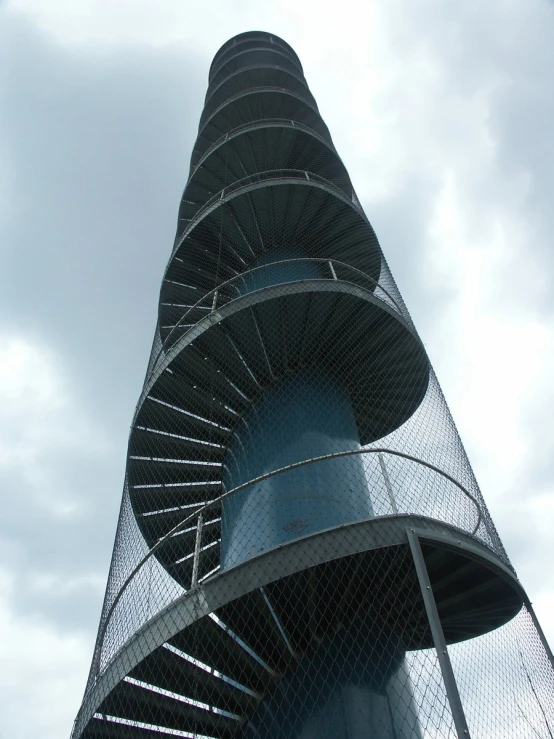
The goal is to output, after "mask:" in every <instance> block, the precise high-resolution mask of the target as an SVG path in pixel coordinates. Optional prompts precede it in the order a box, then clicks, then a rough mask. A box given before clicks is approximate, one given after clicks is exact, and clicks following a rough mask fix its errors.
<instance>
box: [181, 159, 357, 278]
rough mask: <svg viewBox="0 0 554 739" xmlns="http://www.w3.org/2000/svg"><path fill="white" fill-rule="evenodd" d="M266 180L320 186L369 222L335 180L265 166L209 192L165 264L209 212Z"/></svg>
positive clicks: (304, 171)
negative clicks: (208, 195) (208, 197)
mask: <svg viewBox="0 0 554 739" xmlns="http://www.w3.org/2000/svg"><path fill="white" fill-rule="evenodd" d="M267 182H278V183H279V184H281V185H285V184H295V183H299V184H303V185H306V184H309V185H312V186H315V187H319V188H321V189H323V190H327V191H328V192H330V193H332V194H333V195H335V196H336V197H338V198H339V199H340V200H342V201H343V202H345V203H347V204H348V205H350V206H352V207H353V208H354V210H355V211H356V212H357V213H358V214H359V215H360V216H361V217H362V218H363V219H364V221H366V222H367V223H368V225H369V221H368V219H367V216H366V214H365V213H364V211H363V209H362V207H361V205H360V203H359V201H358V199H357V198H356V197H352V196H351V197H348V196H347V195H346V193H345V192H344V190H341V188H340V187H338V186H337V185H335V183H334V182H331V181H330V180H327V179H325V177H321V175H318V174H315V173H313V172H309V171H307V170H305V169H268V170H266V171H265V172H256V173H255V174H250V175H247V176H246V177H241V179H240V180H235V182H233V183H232V184H230V185H227V187H224V188H223V189H222V190H219V191H218V192H216V193H215V194H214V195H212V197H211V198H210V199H209V200H206V202H205V203H204V205H203V206H202V207H201V208H200V209H199V210H198V211H196V213H195V214H194V217H193V218H191V220H190V221H189V223H188V224H187V226H186V227H185V229H184V231H183V232H182V233H181V234H180V235H179V237H178V239H177V242H176V244H175V246H174V247H173V251H172V253H171V257H170V259H169V263H168V264H171V260H172V259H173V257H174V256H175V254H176V253H177V251H178V250H179V248H180V247H181V245H182V243H183V242H184V240H185V239H186V238H187V236H188V234H189V233H190V232H191V231H192V230H193V229H194V228H195V227H196V225H197V224H198V223H199V222H200V221H201V220H202V219H203V218H204V217H205V216H206V215H207V214H208V213H210V212H211V211H212V210H214V209H215V208H217V207H218V206H219V204H220V203H223V202H224V201H226V200H227V199H228V198H229V197H230V196H231V195H235V196H236V195H238V194H240V193H241V192H248V191H249V190H255V189H257V188H259V187H263V186H264V184H265V183H267Z"/></svg>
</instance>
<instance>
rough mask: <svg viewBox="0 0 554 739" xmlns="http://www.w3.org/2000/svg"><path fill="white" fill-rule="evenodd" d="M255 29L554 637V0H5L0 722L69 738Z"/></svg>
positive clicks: (21, 735) (0, 144)
mask: <svg viewBox="0 0 554 739" xmlns="http://www.w3.org/2000/svg"><path fill="white" fill-rule="evenodd" d="M260 6H261V7H260ZM255 29H262V30H268V31H273V32H275V33H276V34H278V35H280V36H282V37H283V38H285V39H286V40H287V41H288V42H289V43H291V44H292V46H293V47H294V48H295V50H296V51H297V52H298V54H299V56H300V58H301V61H302V63H303V66H304V71H305V74H306V78H307V80H308V83H309V84H310V88H311V90H312V92H313V93H314V95H315V98H316V100H317V102H318V104H319V107H320V110H321V113H322V115H323V117H324V119H325V120H326V122H327V124H328V126H329V129H330V131H331V133H332V136H333V139H334V142H335V144H336V146H337V149H338V151H339V153H340V154H341V155H342V157H343V159H344V161H345V164H346V166H347V168H348V169H349V171H350V174H351V177H352V179H353V182H354V185H355V187H356V189H357V192H358V195H359V197H360V199H361V201H362V203H363V205H364V207H365V209H366V212H367V214H368V216H369V217H370V219H371V221H372V223H373V225H374V227H375V229H376V231H377V234H378V236H379V238H380V241H381V244H382V246H383V249H384V251H385V254H386V256H387V257H388V259H389V262H390V264H391V267H392V270H393V273H394V274H395V276H396V278H397V281H398V283H399V286H400V289H401V290H402V292H403V294H404V297H405V298H406V300H407V303H408V306H409V308H410V310H411V313H412V315H413V317H414V320H415V323H416V325H417V326H418V329H419V331H420V334H421V335H422V338H423V340H424V342H425V344H426V346H427V349H428V351H429V354H430V356H431V359H432V361H433V363H434V365H435V368H436V370H437V374H438V376H439V379H440V381H441V383H442V385H443V389H444V391H445V394H446V398H447V400H448V402H449V404H450V406H451V409H452V412H453V415H454V418H455V420H456V422H457V424H458V427H459V430H460V433H461V436H462V439H463V440H464V442H465V444H466V447H467V451H468V454H469V457H470V460H471V461H472V463H473V466H474V468H475V472H476V475H477V478H478V480H479V482H480V483H481V486H482V489H483V492H484V495H485V498H486V500H487V502H488V504H489V506H490V509H491V512H492V515H493V517H494V519H495V521H496V523H497V525H498V528H499V531H500V534H501V536H502V537H503V539H504V542H505V544H506V547H507V549H508V552H509V554H510V555H511V557H512V560H513V562H514V564H515V566H516V568H517V570H518V573H519V576H520V578H521V580H522V581H523V583H524V584H525V586H526V588H527V590H528V592H529V594H530V596H531V599H532V600H533V602H534V605H535V608H536V611H537V613H538V616H539V619H540V620H541V622H542V623H543V626H544V628H545V631H546V633H547V635H548V637H549V639H550V641H551V642H554V568H553V561H554V556H553V555H554V536H553V530H554V456H553V452H554V430H553V417H554V297H553V294H554V249H553V248H552V241H553V236H554V208H553V203H554V184H553V180H552V172H553V170H554V136H553V132H552V128H553V127H552V123H553V117H554V116H553V114H554V85H553V84H552V75H553V73H552V70H553V69H554V4H552V3H549V2H546V1H541V0H488V1H487V2H482V0H467V1H466V2H464V3H444V2H443V1H442V0H418V2H411V1H410V2H408V1H407V0H404V1H402V0H382V1H381V0H371V1H369V2H368V1H367V0H365V1H364V2H359V3H358V2H355V1H354V0H343V2H341V3H340V4H338V5H337V4H336V3H330V2H329V3H325V2H321V0H319V1H318V2H316V1H315V0H314V1H313V2H312V1H311V0H310V1H308V0H263V1H261V2H260V0H251V1H250V0H233V1H230V0H225V1H223V0H211V1H210V3H184V2H179V1H178V0H158V1H157V2H156V3H150V2H146V0H140V1H139V0H72V2H71V3H68V2H67V0H47V1H45V0H42V1H41V0H12V1H11V2H10V1H9V0H8V2H4V3H3V4H2V5H0V162H1V166H0V234H1V236H0V248H1V253H2V265H1V269H0V491H1V493H0V494H1V495H2V516H1V517H0V664H1V665H2V669H1V670H0V715H1V716H2V729H1V730H0V731H1V732H5V734H3V733H2V737H4V736H5V737H6V738H7V737H10V739H28V737H36V736H40V737H41V739H58V738H59V737H64V736H68V735H69V731H70V728H71V723H72V721H73V718H74V716H75V714H76V712H77V709H78V706H79V703H80V700H81V697H82V692H83V689H84V685H85V680H86V675H87V671H88V667H89V662H90V658H91V656H92V647H93V642H94V638H95V634H96V628H97V623H98V618H99V614H100V607H101V600H102V596H103V589H104V586H105V581H106V577H107V571H108V564H109V559H110V556H111V548H112V543H113V536H114V532H115V526H116V520H117V513H118V507H119V502H120V497H121V487H122V482H123V475H124V464H125V450H126V443H127V434H128V428H129V424H130V421H131V417H132V413H133V410H134V405H135V403H136V400H137V398H138V395H139V392H140V389H141V385H142V381H143V378H144V372H145V369H146V362H147V358H148V354H149V349H150V342H151V338H152V335H153V330H154V325H155V318H156V306H157V293H158V290H159V284H160V280H161V276H162V271H163V268H164V266H165V263H166V261H167V258H168V256H169V253H170V248H171V245H172V241H173V236H174V230H175V224H176V214H177V206H178V202H179V198H180V194H181V191H182V188H183V186H184V183H185V179H186V177H187V174H188V161H189V156H190V152H191V150H192V144H193V141H194V137H195V132H196V127H197V124H198V118H199V116H200V112H201V108H202V101H203V95H204V93H205V90H206V86H207V74H208V67H209V64H210V61H211V58H212V57H213V55H214V53H215V52H216V51H217V49H218V47H219V46H220V45H221V44H222V43H223V42H224V41H226V40H227V39H228V38H229V37H231V36H233V35H234V34H236V33H240V32H242V31H245V30H255Z"/></svg>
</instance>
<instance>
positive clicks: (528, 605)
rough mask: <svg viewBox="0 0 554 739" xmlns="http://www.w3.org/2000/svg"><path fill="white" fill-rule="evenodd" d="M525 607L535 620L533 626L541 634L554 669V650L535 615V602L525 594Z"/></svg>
mask: <svg viewBox="0 0 554 739" xmlns="http://www.w3.org/2000/svg"><path fill="white" fill-rule="evenodd" d="M524 602H525V607H526V608H527V610H528V611H529V615H530V616H531V621H532V622H533V626H534V627H535V629H536V630H537V634H538V635H539V639H540V640H541V643H542V645H543V647H544V651H545V652H546V656H547V657H548V659H549V661H550V664H551V665H552V669H553V670H554V655H553V654H552V650H551V649H550V645H549V643H548V642H547V641H546V637H545V635H544V631H543V630H542V628H541V625H540V623H539V621H538V619H537V617H536V615H535V609H534V608H533V604H532V603H531V601H530V600H529V598H528V597H527V595H525V597H524Z"/></svg>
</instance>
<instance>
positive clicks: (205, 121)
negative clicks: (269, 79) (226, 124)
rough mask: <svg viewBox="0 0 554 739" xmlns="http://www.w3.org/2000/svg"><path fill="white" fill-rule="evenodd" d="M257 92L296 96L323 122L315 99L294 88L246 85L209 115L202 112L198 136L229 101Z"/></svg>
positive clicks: (232, 101)
mask: <svg viewBox="0 0 554 739" xmlns="http://www.w3.org/2000/svg"><path fill="white" fill-rule="evenodd" d="M257 92H281V93H283V94H285V95H290V96H291V97H294V98H296V99H297V100H299V101H300V102H301V103H304V104H305V105H307V106H308V108H311V109H312V110H313V112H314V113H315V114H316V115H317V116H319V118H320V120H321V122H322V123H323V118H321V116H320V115H319V110H318V108H317V105H316V104H315V101H314V102H313V103H312V102H310V100H308V99H307V98H305V97H304V96H303V95H300V94H299V93H298V92H295V91H294V90H290V89H289V88H287V87H280V86H278V85H258V86H256V87H247V88H246V89H245V90H240V91H239V92H237V93H235V94H234V95H232V96H231V97H228V98H227V99H226V100H224V101H223V102H222V103H221V105H218V106H217V108H216V109H215V110H214V111H213V113H210V115H209V116H208V117H207V118H206V119H204V113H202V116H201V117H200V128H199V129H198V136H197V137H196V138H197V140H198V138H199V137H200V136H201V135H202V133H203V131H204V129H205V128H206V126H207V125H208V124H209V123H210V121H211V120H212V119H213V118H214V117H215V116H216V115H217V114H218V113H220V112H221V111H222V110H223V108H225V107H226V106H227V105H229V104H230V103H234V102H235V101H237V100H239V99H240V98H242V97H246V96H247V95H252V94H254V93H257Z"/></svg>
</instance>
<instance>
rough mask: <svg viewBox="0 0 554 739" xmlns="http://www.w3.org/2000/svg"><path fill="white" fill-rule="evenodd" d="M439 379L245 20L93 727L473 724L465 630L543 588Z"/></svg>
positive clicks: (86, 707) (195, 165)
mask: <svg viewBox="0 0 554 739" xmlns="http://www.w3.org/2000/svg"><path fill="white" fill-rule="evenodd" d="M441 398H442V396H441V395H440V390H439V389H438V385H437V384H436V381H435V379H434V375H433V373H432V370H431V367H430V364H429V361H428V358H427V355H426V352H425V349H424V347H423V345H422V343H421V341H420V339H419V337H418V336H417V333H416V331H415V329H414V326H413V324H412V322H411V319H410V317H409V315H408V313H407V311H406V309H405V306H404V303H403V302H402V299H401V297H400V295H399V293H398V291H397V288H396V286H395V284H394V281H393V280H392V277H391V276H390V273H389V272H388V268H387V266H386V263H385V260H384V258H383V255H382V252H381V249H380V247H379V244H378V242H377V239H376V236H375V233H374V231H373V229H372V227H371V225H370V223H369V221H368V219H367V217H366V216H365V214H364V212H363V210H362V209H361V207H360V204H359V202H358V200H357V198H356V195H355V193H354V190H353V188H352V184H351V182H350V178H349V176H348V173H347V171H346V169H345V167H344V165H343V163H342V161H341V159H340V158H339V156H338V154H337V152H336V150H335V148H334V146H333V143H332V141H331V137H330V135H329V132H328V130H327V127H326V126H325V123H324V122H323V120H322V119H321V118H320V116H319V113H318V110H317V106H316V103H315V101H314V98H313V96H312V95H311V93H310V91H309V90H308V87H307V84H306V82H305V80H304V76H303V71H302V67H301V65H300V62H299V60H298V57H297V56H296V54H295V53H294V51H293V50H292V49H291V47H290V46H288V44H286V43H285V42H284V41H282V40H281V39H279V38H277V37H275V36H272V35H270V34H267V33H261V32H260V33H258V32H252V33H246V34H241V35H240V36H237V37H235V38H234V39H231V41H229V42H228V43H226V44H225V45H224V46H223V47H222V48H221V49H220V50H219V52H218V53H217V54H216V56H215V59H214V61H213V63H212V67H211V70H210V85H209V88H208V93H207V95H206V103H205V108H204V112H203V114H202V117H201V120H200V127H199V133H198V138H197V141H196V144H195V147H194V151H193V154H192V160H191V170H190V176H189V179H188V182H187V184H186V187H185V190H184V193H183V196H182V200H181V203H180V207H179V215H178V227H177V235H176V240H175V245H174V248H173V252H172V254H171V258H170V260H169V263H168V265H167V269H166V272H165V275H164V278H163V282H162V287H161V293H160V303H159V321H158V330H157V335H156V339H155V341H154V347H153V350H152V356H151V360H150V364H149V368H148V372H147V376H146V381H145V385H144V389H143V392H142V395H141V397H140V399H139V403H138V406H137V410H136V414H135V417H134V420H133V425H132V429H131V435H130V439H129V452H128V466H127V481H126V488H125V495H124V505H123V508H122V514H121V519H120V526H119V529H118V538H117V539H116V547H115V550H114V559H113V561H112V568H111V572H110V581H109V584H108V591H107V594H106V601H105V605H104V611H103V614H102V620H101V624H100V631H99V636H98V640H97V645H96V650H95V655H94V659H93V665H92V669H91V675H90V678H89V682H88V685H87V690H86V693H85V698H84V701H83V705H82V707H81V711H80V713H79V716H78V717H77V720H76V723H75V727H74V733H73V736H74V738H75V739H77V738H78V737H82V739H96V738H100V737H106V738H108V737H110V738H113V739H119V738H121V739H150V738H151V739H158V738H159V737H160V735H162V736H166V735H167V736H184V737H196V736H198V737H213V738H217V739H224V738H226V737H229V738H230V737H237V736H244V737H260V738H261V737H280V738H282V739H285V737H286V739H294V738H298V739H311V738H312V737H314V739H315V737H321V738H322V739H325V738H326V737H332V736H333V737H334V736H336V737H343V736H344V737H351V738H352V739H358V738H359V737H368V739H369V737H379V738H382V739H407V738H408V737H413V738H414V739H421V737H423V736H431V735H433V736H445V737H446V736H460V737H462V736H463V737H465V736H468V735H469V728H470V727H469V725H468V721H467V717H466V716H465V714H464V707H463V705H462V700H461V698H460V691H459V689H458V686H457V684H456V678H455V675H454V671H453V668H452V663H451V660H450V657H449V651H448V645H455V644H458V643H461V642H465V641H467V640H471V639H477V638H479V637H482V636H483V635H486V634H489V633H491V632H493V631H495V630H497V629H499V628H500V627H502V626H503V625H504V624H508V623H509V622H510V621H511V620H512V619H514V618H515V617H516V616H517V615H518V614H519V613H520V612H521V610H522V608H523V609H525V608H529V604H528V600H527V598H526V596H525V593H524V592H523V590H522V588H521V586H520V585H519V582H518V581H517V579H516V577H515V575H514V572H513V569H512V568H511V566H510V564H509V562H508V560H507V558H506V555H505V552H504V550H503V548H502V545H501V543H500V541H499V539H498V535H497V534H496V531H495V529H494V526H493V524H492V521H491V520H490V517H489V515H488V512H487V510H486V507H485V505H484V502H483V500H482V498H481V496H480V493H479V491H478V488H477V486H476V483H475V482H474V478H473V476H472V473H471V470H470V468H469V465H468V464H467V460H466V458H465V455H464V454H463V449H462V447H461V444H460V443H459V439H458V437H457V434H456V432H455V428H454V426H453V424H452V422H451V420H450V416H449V415H448V412H447V410H445V406H444V405H441V403H442V400H441ZM441 414H442V415H441ZM439 416H440V419H439ZM437 419H439V420H437ZM541 638H542V636H541ZM541 643H543V642H541ZM543 646H544V649H547V647H546V646H545V643H544V644H543ZM431 653H432V654H433V655H434V656H433V658H432V659H433V660H434V662H433V664H432V665H431V662H429V665H431V666H428V668H427V672H425V670H422V671H420V672H419V673H418V672H417V670H415V669H414V662H413V659H414V658H413V657H411V656H410V655H417V654H420V655H425V659H427V660H431V657H429V655H430V654H431ZM422 659H423V657H422ZM426 664H427V663H426ZM433 670H434V672H433ZM424 673H425V674H424ZM431 674H433V675H434V676H435V677H433V680H434V681H435V682H434V683H433V680H431V677H430V675H431ZM437 676H438V677H437ZM431 684H434V685H435V687H434V688H433V690H434V693H433V695H434V696H435V698H434V703H433V706H432V707H431V708H425V705H427V704H425V705H424V701H423V698H422V697H421V696H422V695H424V692H425V691H423V693H422V690H423V688H422V687H421V686H422V685H423V686H427V688H425V689H426V690H429V689H430V688H429V686H430V685H431ZM337 701H338V703H337ZM341 701H342V703H341ZM347 703H348V705H347ZM439 703H440V705H441V706H442V708H441V711H442V713H440V712H439V711H438V708H437V706H438V705H439ZM335 704H336V705H338V704H341V705H342V708H341V711H342V714H344V715H343V718H340V719H338V718H336V716H335V714H337V710H338V709H337V708H336V705H335ZM333 706H334V707H333ZM345 706H346V708H345ZM439 713H440V721H439V718H438V716H439ZM342 714H341V715H342ZM337 715H338V714H337ZM344 716H346V718H345V717H344ZM441 721H442V724H441V723H440V722H441ZM431 723H434V725H436V726H437V727H439V728H440V726H444V727H446V728H444V729H441V731H443V733H440V732H439V729H437V730H436V732H435V733H434V734H432V732H431V731H430V729H429V726H430V725H431ZM439 725H440V726H439ZM340 732H343V733H340ZM448 732H451V733H448Z"/></svg>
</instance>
